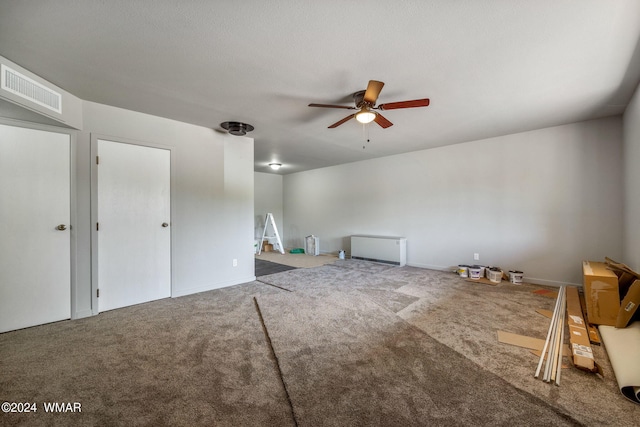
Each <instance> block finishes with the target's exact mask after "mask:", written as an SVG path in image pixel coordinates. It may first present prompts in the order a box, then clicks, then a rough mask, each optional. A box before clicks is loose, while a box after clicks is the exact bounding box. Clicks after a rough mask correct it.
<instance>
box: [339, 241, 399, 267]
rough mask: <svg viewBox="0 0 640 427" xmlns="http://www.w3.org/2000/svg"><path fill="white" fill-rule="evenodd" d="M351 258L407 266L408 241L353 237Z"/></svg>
mask: <svg viewBox="0 0 640 427" xmlns="http://www.w3.org/2000/svg"><path fill="white" fill-rule="evenodd" d="M351 258H353V259H362V260H366V261H375V262H384V263H387V264H394V265H399V266H401V267H402V266H403V265H406V264H407V239H406V238H404V237H394V236H368V235H354V236H351Z"/></svg>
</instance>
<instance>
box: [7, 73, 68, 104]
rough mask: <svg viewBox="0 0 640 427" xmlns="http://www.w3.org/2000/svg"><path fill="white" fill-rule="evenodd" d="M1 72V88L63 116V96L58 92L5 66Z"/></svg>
mask: <svg viewBox="0 0 640 427" xmlns="http://www.w3.org/2000/svg"><path fill="white" fill-rule="evenodd" d="M0 72H1V73H2V86H0V87H1V88H2V89H3V90H6V91H7V92H11V93H13V94H14V95H17V96H19V97H20V98H23V99H26V100H28V101H31V102H33V103H35V104H38V105H40V106H42V107H45V108H48V109H49V110H51V111H55V112H56V113H58V114H62V95H60V94H59V93H58V92H56V91H54V90H51V89H49V88H48V87H46V86H44V85H42V84H41V83H38V82H37V81H35V80H33V79H31V78H29V77H27V76H25V75H24V74H22V73H19V72H18V71H16V70H13V69H11V68H9V67H7V66H6V65H4V64H2V65H1V68H0Z"/></svg>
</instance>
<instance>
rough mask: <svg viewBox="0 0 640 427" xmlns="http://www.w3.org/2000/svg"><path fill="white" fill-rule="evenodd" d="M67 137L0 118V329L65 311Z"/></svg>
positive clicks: (68, 311)
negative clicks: (14, 124) (18, 125)
mask: <svg viewBox="0 0 640 427" xmlns="http://www.w3.org/2000/svg"><path fill="white" fill-rule="evenodd" d="M70 143H71V139H70V136H69V135H65V134H61V133H55V132H46V131H41V130H34V129H26V128H20V127H14V126H6V125H0V332H6V331H11V330H14V329H20V328H26V327H29V326H35V325H40V324H43V323H49V322H55V321H58V320H64V319H69V318H70V317H71V259H70V257H71V247H70V245H71V237H70V224H69V222H70V214H71V211H70V194H71V193H70V183H71V182H70ZM58 226H61V227H59V228H60V229H58Z"/></svg>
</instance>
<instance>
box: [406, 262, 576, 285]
mask: <svg viewBox="0 0 640 427" xmlns="http://www.w3.org/2000/svg"><path fill="white" fill-rule="evenodd" d="M407 266H409V267H418V268H427V269H429V270H437V271H446V272H453V271H454V270H455V267H454V266H448V267H443V266H441V265H431V264H419V263H407ZM522 281H523V282H524V283H529V284H532V285H542V286H551V287H554V288H559V287H560V286H576V287H578V288H581V287H582V284H581V283H567V282H560V281H557V280H548V279H538V278H535V277H527V276H525V277H523V279H522Z"/></svg>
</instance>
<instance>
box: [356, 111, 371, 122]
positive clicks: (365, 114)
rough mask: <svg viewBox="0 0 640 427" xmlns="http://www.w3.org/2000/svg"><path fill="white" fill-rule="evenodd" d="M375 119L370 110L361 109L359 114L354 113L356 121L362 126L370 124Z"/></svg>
mask: <svg viewBox="0 0 640 427" xmlns="http://www.w3.org/2000/svg"><path fill="white" fill-rule="evenodd" d="M375 118H376V113H374V112H373V111H371V110H368V109H365V108H363V109H362V110H360V112H358V113H356V120H357V121H359V122H360V123H362V124H367V123H371V122H372V121H374V120H375Z"/></svg>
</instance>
